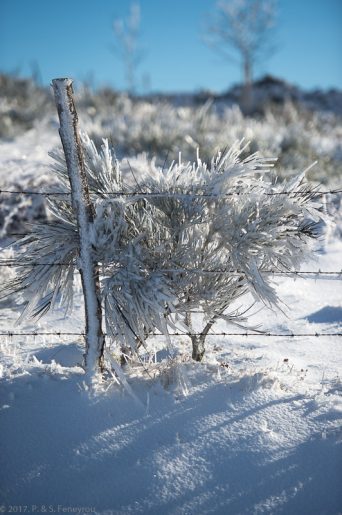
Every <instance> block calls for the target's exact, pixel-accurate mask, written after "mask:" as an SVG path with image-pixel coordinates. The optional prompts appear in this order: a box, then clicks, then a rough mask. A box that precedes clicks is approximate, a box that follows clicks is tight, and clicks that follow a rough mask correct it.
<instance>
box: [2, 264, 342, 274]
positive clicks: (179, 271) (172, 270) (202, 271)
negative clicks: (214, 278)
mask: <svg viewBox="0 0 342 515" xmlns="http://www.w3.org/2000/svg"><path fill="white" fill-rule="evenodd" d="M70 265H71V263H39V262H32V263H23V262H21V261H6V262H5V261H0V267H9V268H16V267H27V268H31V267H36V266H70ZM99 266H100V267H101V265H99ZM159 271H160V272H165V273H170V274H172V273H174V274H182V273H185V272H188V273H194V274H230V275H236V276H239V275H244V274H245V273H246V272H244V271H243V270H227V269H214V270H209V269H200V268H164V269H160V270H159ZM259 272H260V273H263V274H271V275H286V276H292V275H294V276H298V277H300V276H301V275H318V276H321V275H337V276H341V277H342V269H341V270H340V271H332V270H303V271H301V270H288V271H285V270H259Z"/></svg>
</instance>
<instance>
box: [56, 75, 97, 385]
mask: <svg viewBox="0 0 342 515" xmlns="http://www.w3.org/2000/svg"><path fill="white" fill-rule="evenodd" d="M52 87H53V91H54V95H55V103H56V107H57V111H58V117H59V122H60V129H59V134H60V138H61V141H62V145H63V150H64V154H65V160H66V165H67V169H68V174H69V180H70V185H71V193H72V205H73V209H74V212H75V215H76V218H77V225H78V232H79V238H80V256H79V261H80V266H79V268H80V273H81V279H82V288H83V295H84V304H85V320H86V352H85V370H86V378H87V382H89V383H91V382H92V380H93V378H94V377H95V375H96V374H97V373H98V372H99V371H101V372H102V371H103V352H104V343H105V341H104V334H103V331H102V309H101V292H100V281H99V272H98V267H97V264H96V263H95V262H94V258H93V253H92V241H91V225H92V223H93V220H94V214H95V210H94V206H93V205H92V203H91V200H90V195H89V187H88V180H87V176H86V172H85V165H84V158H83V150H82V145H81V141H80V136H79V132H78V117H77V112H76V109H75V103H74V99H73V88H72V80H71V79H67V78H65V79H54V80H53V81H52Z"/></svg>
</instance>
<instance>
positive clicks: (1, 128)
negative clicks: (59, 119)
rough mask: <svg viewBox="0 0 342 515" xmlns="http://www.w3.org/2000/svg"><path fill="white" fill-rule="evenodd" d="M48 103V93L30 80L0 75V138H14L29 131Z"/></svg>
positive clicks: (43, 112) (44, 111)
mask: <svg viewBox="0 0 342 515" xmlns="http://www.w3.org/2000/svg"><path fill="white" fill-rule="evenodd" d="M49 103H50V104H51V99H50V97H49V92H48V91H47V90H45V89H43V88H39V87H38V86H37V85H35V84H34V82H33V81H32V80H28V79H19V78H17V77H12V76H10V75H0V138H14V137H16V136H17V135H18V134H20V133H21V132H24V131H26V130H28V129H31V128H32V127H33V125H34V123H35V121H36V120H38V119H40V118H41V117H42V116H43V115H44V114H45V113H46V109H47V107H48V105H49ZM51 105H52V104H51Z"/></svg>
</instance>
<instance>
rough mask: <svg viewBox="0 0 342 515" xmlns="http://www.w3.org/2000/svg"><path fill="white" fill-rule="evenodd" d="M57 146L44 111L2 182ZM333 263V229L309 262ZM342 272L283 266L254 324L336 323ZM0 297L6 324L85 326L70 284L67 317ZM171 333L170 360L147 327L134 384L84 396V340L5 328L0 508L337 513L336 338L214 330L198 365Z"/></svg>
mask: <svg viewBox="0 0 342 515" xmlns="http://www.w3.org/2000/svg"><path fill="white" fill-rule="evenodd" d="M57 143H58V133H57V130H56V126H55V125H54V124H51V123H48V124H47V123H45V122H44V123H42V124H40V125H39V126H38V127H36V128H35V129H33V130H31V131H28V132H26V133H25V134H23V135H21V136H20V137H18V138H17V139H16V140H15V141H13V142H3V143H1V144H0V156H1V162H0V179H1V182H0V184H7V185H8V184H11V183H13V184H14V183H20V184H23V185H24V186H25V187H26V185H27V184H29V183H30V181H33V183H34V184H35V185H37V184H39V183H40V180H42V177H43V174H46V173H48V163H49V158H48V157H47V151H48V150H50V149H51V147H53V146H54V145H56V144H57ZM341 268H342V242H341V241H340V240H338V239H337V238H336V237H331V239H330V241H329V242H326V243H325V244H322V248H321V250H320V251H319V252H318V253H317V261H316V262H312V263H310V264H306V265H305V266H303V270H306V271H307V270H319V269H321V270H322V271H339V270H341ZM10 273H11V269H5V267H1V268H0V274H1V276H2V278H4V277H5V276H6V277H8V274H10ZM1 276H0V280H2V279H1ZM341 279H342V277H341V276H338V277H336V276H330V275H326V276H324V275H323V276H319V278H317V279H315V278H312V277H311V276H309V278H305V279H304V278H300V277H298V278H297V279H296V280H294V279H292V278H286V277H282V278H278V279H276V282H277V289H278V292H279V296H280V298H281V299H282V301H283V302H284V313H282V312H278V313H276V312H273V311H269V310H267V309H266V308H264V309H262V310H259V311H258V307H260V308H261V306H256V307H255V308H254V311H255V314H254V315H253V316H251V318H250V320H249V322H250V323H251V324H253V325H255V324H260V325H261V328H262V329H264V330H266V331H270V332H272V333H281V334H283V333H291V332H293V333H295V334H298V333H310V334H314V333H317V334H319V335H322V334H324V333H342V282H341ZM0 307H1V311H0V332H1V333H7V332H9V331H10V332H11V331H13V332H31V331H39V332H56V331H61V332H68V331H69V332H76V333H77V332H82V331H83V330H84V325H83V306H82V301H81V295H80V293H78V294H77V296H76V301H75V309H74V312H73V315H72V316H71V317H69V318H64V315H63V313H62V312H58V311H57V312H53V313H50V314H49V315H48V316H47V318H43V319H42V320H41V321H40V322H39V323H31V322H29V323H26V324H25V325H23V326H20V327H18V326H15V320H16V319H17V318H18V316H19V312H20V307H19V306H16V305H13V304H12V305H10V304H9V303H8V302H7V301H6V302H2V303H1V305H0ZM213 331H214V332H221V331H225V332H233V333H236V332H238V330H237V329H236V328H235V327H233V326H227V325H225V324H223V323H218V324H216V325H215V326H214V328H213ZM173 342H174V345H175V347H176V349H177V352H178V354H177V357H176V358H175V359H174V360H173V362H171V363H170V362H168V361H167V360H166V359H164V357H165V352H164V351H163V345H164V342H163V340H162V338H158V337H156V338H154V339H151V343H150V349H151V354H150V357H149V356H147V355H146V356H143V357H142V362H141V363H137V364H135V365H134V366H126V370H125V373H126V377H127V379H128V382H129V386H130V387H131V389H132V391H131V392H129V389H128V388H127V387H126V388H124V387H122V386H120V385H118V384H117V382H116V381H115V379H114V378H113V380H107V381H106V383H105V384H104V385H103V387H102V388H99V390H98V391H97V392H93V393H89V391H87V390H86V388H85V386H84V382H83V381H84V372H83V369H82V368H81V366H80V365H81V363H82V353H83V340H82V337H77V336H72V335H71V336H70V337H65V336H63V337H62V336H61V337H59V336H36V337H33V336H19V337H18V336H6V334H2V335H1V336H0V354H1V358H0V359H1V361H0V377H1V382H0V435H1V436H0V456H1V468H0V512H3V513H15V512H16V513H19V512H21V513H22V512H24V511H25V512H26V513H43V512H44V513H47V512H50V513H63V512H64V513H66V512H68V513H71V512H73V513H86V512H93V513H99V514H127V513H143V514H145V513H146V514H158V515H159V514H191V515H192V514H196V515H197V514H209V513H213V514H224V515H226V514H261V513H272V514H291V515H296V514H298V515H304V514H308V515H314V514H326V515H333V514H334V515H337V514H338V513H342V428H341V419H342V400H341V392H342V385H341V374H342V351H341V348H342V338H341V337H339V336H302V337H284V336H278V337H272V336H267V335H262V334H260V335H253V336H249V337H246V336H230V337H218V336H211V337H208V339H207V347H208V349H207V353H206V355H205V359H204V361H203V362H202V363H195V362H193V361H192V360H191V342H190V340H189V339H188V338H187V337H186V336H184V337H181V338H178V337H174V338H173ZM144 360H145V361H146V363H145V365H147V361H148V360H150V361H151V363H150V364H149V366H148V367H147V366H145V365H144Z"/></svg>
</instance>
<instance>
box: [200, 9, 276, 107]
mask: <svg viewBox="0 0 342 515" xmlns="http://www.w3.org/2000/svg"><path fill="white" fill-rule="evenodd" d="M275 15H276V4H275V0H232V1H227V0H222V1H220V2H218V3H217V10H216V12H215V14H214V16H213V18H212V20H211V22H210V24H209V26H208V29H207V43H208V44H209V46H211V47H212V48H214V49H215V50H216V51H217V52H219V53H220V54H221V55H222V56H223V57H225V58H228V59H230V60H233V61H238V62H240V63H241V65H242V73H243V81H244V91H243V98H242V105H243V107H244V108H245V109H247V110H248V109H250V107H251V101H252V98H251V95H252V82H253V68H254V65H255V63H256V62H257V61H259V60H260V59H261V58H265V57H266V56H267V55H268V54H269V53H270V52H271V51H272V49H273V48H272V45H271V36H272V31H273V28H274V25H275Z"/></svg>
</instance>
